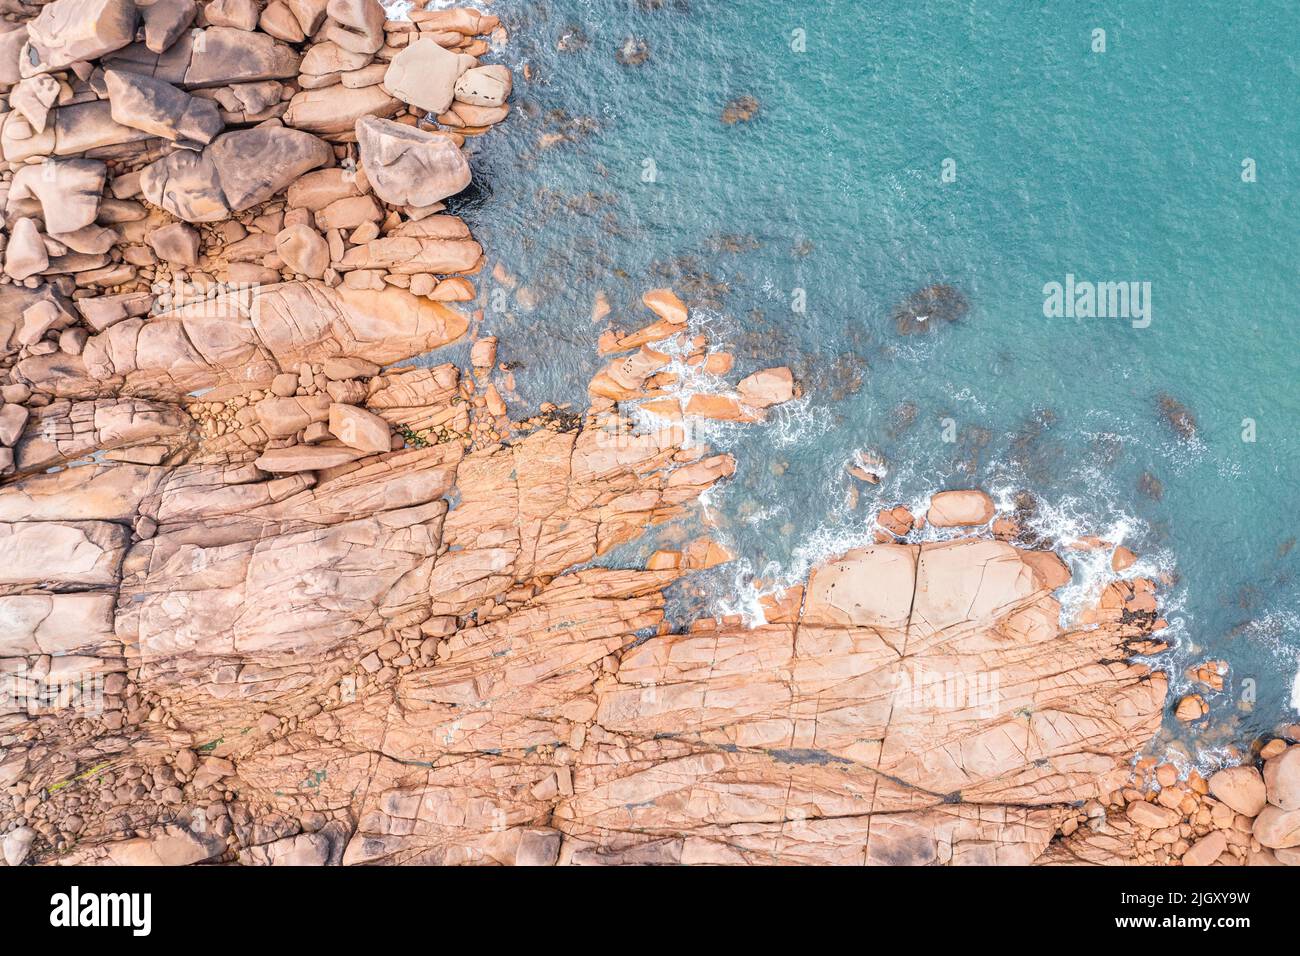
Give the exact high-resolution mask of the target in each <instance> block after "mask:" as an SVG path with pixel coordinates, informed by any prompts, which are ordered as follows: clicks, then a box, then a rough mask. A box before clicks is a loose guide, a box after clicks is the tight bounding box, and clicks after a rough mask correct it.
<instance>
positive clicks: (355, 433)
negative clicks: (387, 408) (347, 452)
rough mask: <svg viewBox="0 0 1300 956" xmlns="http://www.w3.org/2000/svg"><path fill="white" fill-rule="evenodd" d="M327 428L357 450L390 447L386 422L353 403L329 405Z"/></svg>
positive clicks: (371, 450)
mask: <svg viewBox="0 0 1300 956" xmlns="http://www.w3.org/2000/svg"><path fill="white" fill-rule="evenodd" d="M329 429H330V434H332V435H333V436H334V437H335V438H337V439H338V440H339V441H341V442H343V444H345V445H347V446H348V447H349V448H355V449H357V450H358V451H363V452H381V451H388V450H389V449H390V448H391V447H392V445H391V442H392V438H391V436H390V433H389V430H388V422H386V421H384V419H382V418H380V417H379V416H378V415H374V414H371V413H370V412H368V411H366V410H365V409H364V408H357V407H356V406H355V405H340V404H338V403H337V402H336V403H335V404H333V405H331V406H330V408H329Z"/></svg>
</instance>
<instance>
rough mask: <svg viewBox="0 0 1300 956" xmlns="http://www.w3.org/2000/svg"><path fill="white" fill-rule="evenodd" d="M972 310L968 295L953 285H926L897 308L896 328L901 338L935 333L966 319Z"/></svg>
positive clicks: (895, 312)
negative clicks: (940, 328) (943, 327)
mask: <svg viewBox="0 0 1300 956" xmlns="http://www.w3.org/2000/svg"><path fill="white" fill-rule="evenodd" d="M969 309H970V304H969V303H968V302H967V301H966V296H964V295H963V294H962V293H961V292H960V291H959V290H958V289H955V288H954V287H952V286H950V285H932V286H926V287H925V288H924V289H920V290H919V291H917V292H914V293H912V294H911V295H910V296H908V298H907V300H906V301H905V302H903V303H902V304H901V305H899V306H898V307H897V308H896V309H894V315H893V319H894V327H895V328H896V329H898V332H899V334H900V335H917V334H922V333H926V332H932V331H934V330H935V329H937V328H939V327H940V326H942V325H944V324H946V323H949V322H956V321H958V320H959V319H962V318H964V317H965V316H966V313H967V311H969Z"/></svg>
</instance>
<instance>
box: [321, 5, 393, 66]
mask: <svg viewBox="0 0 1300 956" xmlns="http://www.w3.org/2000/svg"><path fill="white" fill-rule="evenodd" d="M325 13H326V14H327V17H328V19H327V20H326V21H325V27H324V29H323V30H321V39H324V40H330V41H333V42H334V43H337V44H338V45H339V46H341V47H343V49H345V50H349V51H351V52H353V53H365V54H371V53H375V52H376V51H378V50H379V48H380V47H381V46H383V45H384V16H385V15H384V8H383V7H382V6H380V4H379V0H329V3H328V4H327V5H326V7H325Z"/></svg>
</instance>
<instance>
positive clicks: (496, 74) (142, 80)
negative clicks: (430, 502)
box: [0, 0, 511, 477]
mask: <svg viewBox="0 0 1300 956" xmlns="http://www.w3.org/2000/svg"><path fill="white" fill-rule="evenodd" d="M18 9H19V10H21V11H23V12H17V13H6V14H5V17H6V18H8V19H6V20H4V21H0V27H3V28H4V29H5V32H3V33H0V92H2V93H4V94H5V97H6V98H5V104H6V107H5V108H4V110H3V111H2V112H0V199H2V200H3V203H4V211H5V217H4V223H3V229H0V267H2V269H3V271H2V273H0V306H2V307H0V390H2V391H0V398H2V399H3V403H2V404H0V476H6V475H8V476H15V477H21V476H25V475H30V474H34V473H36V471H38V470H42V469H45V468H48V467H50V465H51V464H58V463H62V462H65V461H73V460H76V459H77V458H79V457H81V456H84V455H86V454H89V453H92V452H95V451H96V450H100V451H104V452H107V453H111V454H112V455H114V456H115V459H116V460H124V461H131V462H135V463H142V464H161V463H163V462H164V461H171V460H178V459H179V458H180V457H184V456H185V455H187V454H189V451H188V449H191V448H192V446H193V444H194V442H195V441H196V440H199V441H200V443H202V442H203V441H204V440H211V439H220V441H218V442H216V443H215V444H213V443H208V444H207V445H205V450H204V453H205V454H209V455H219V454H220V455H226V456H227V457H230V458H233V459H239V458H240V456H242V455H245V454H247V455H249V456H251V458H252V460H261V461H262V462H263V464H265V465H267V466H268V467H271V466H274V467H275V468H276V469H279V470H280V471H281V472H282V473H286V474H288V473H297V472H299V471H301V470H303V469H306V470H316V469H314V468H308V467H307V466H308V465H310V464H321V463H323V462H327V461H329V462H333V463H334V465H338V464H341V463H344V462H345V461H347V460H351V459H352V458H356V457H360V455H362V454H366V453H374V452H375V451H377V450H379V449H378V446H379V444H380V438H379V433H378V432H379V426H378V425H377V424H376V423H377V422H379V421H381V420H382V419H381V418H380V417H379V416H377V415H375V414H373V413H372V412H370V411H367V410H366V405H365V403H366V401H367V400H368V398H369V397H370V396H369V394H368V389H369V388H370V385H369V384H368V383H369V382H370V381H371V379H372V378H373V376H374V375H375V373H376V372H377V371H378V367H379V366H382V365H386V364H389V363H392V362H394V361H397V360H399V359H403V358H406V357H408V356H410V355H414V354H418V353H420V352H422V351H426V350H428V349H430V348H435V347H437V346H439V345H442V344H444V343H446V342H448V341H451V340H453V339H455V338H458V337H459V336H460V335H462V334H464V332H465V330H466V328H467V327H468V319H467V318H466V317H465V316H463V315H462V314H461V313H459V312H458V311H457V310H456V309H455V308H454V307H453V305H452V304H453V303H458V302H469V301H472V300H473V299H474V298H475V297H476V296H477V292H476V290H475V289H474V286H473V284H472V281H471V279H470V278H469V277H470V276H471V275H473V274H474V273H475V272H477V271H478V270H479V269H480V268H481V264H482V259H483V255H482V249H481V247H480V246H479V244H478V243H477V242H475V241H474V239H473V237H472V236H471V235H470V233H469V230H468V229H467V228H466V226H465V224H464V223H463V222H462V221H461V220H460V219H459V218H457V217H455V216H452V215H448V214H446V212H445V206H444V200H446V199H448V198H449V197H451V196H453V195H455V194H456V193H457V192H459V191H461V190H463V189H464V188H465V187H466V186H467V185H468V184H469V182H470V175H471V174H470V167H469V163H468V161H467V159H466V156H465V153H464V150H463V147H464V145H465V143H466V140H467V137H471V136H473V135H476V134H479V133H482V132H484V131H485V130H486V129H488V128H489V127H490V126H491V125H492V124H494V123H496V122H499V121H500V120H502V119H504V118H505V116H506V115H507V114H508V112H509V105H508V103H507V99H508V97H509V95H510V87H511V77H510V71H509V70H508V69H507V68H505V67H504V66H501V65H499V64H488V63H482V62H481V61H480V58H481V57H484V56H486V55H487V54H489V53H490V52H491V44H492V43H493V42H498V43H499V42H500V41H502V40H504V31H503V30H502V29H501V27H500V25H499V22H498V21H497V18H495V17H493V16H489V15H485V14H481V13H479V12H477V11H473V10H465V9H451V10H441V11H434V12H427V11H419V12H416V13H415V14H414V15H413V17H412V19H411V20H410V21H400V22H399V21H389V20H386V19H385V14H384V11H383V8H382V7H381V6H380V5H379V3H378V2H376V0H329V2H328V3H327V2H324V0H321V2H317V3H306V4H303V3H296V2H286V0H272V2H270V3H267V4H264V5H263V4H261V3H253V2H243V0H213V2H209V3H199V4H196V3H190V2H183V3H172V2H167V0H159V2H154V3H148V4H144V3H139V4H137V3H136V2H134V0H51V2H49V3H46V4H44V5H42V6H40V7H39V9H35V8H32V9H30V11H29V8H27V7H25V6H20V8H18ZM33 14H34V16H33ZM488 34H491V35H492V38H491V39H489V38H488V36H487V35H488ZM426 61H427V62H436V63H438V64H440V67H439V70H438V71H436V72H428V71H423V70H421V69H419V68H418V67H419V65H420V64H421V63H423V62H426ZM413 66H414V67H415V68H414V69H413V68H412V67H413ZM435 94H436V95H435ZM434 100H436V103H434ZM430 104H433V105H436V107H437V109H436V113H437V115H431V114H430V112H429V110H430V109H431V105H430ZM331 358H339V359H350V360H357V361H359V362H361V363H362V365H364V366H366V367H367V368H369V367H370V366H374V367H373V369H370V370H369V371H368V372H367V373H365V374H358V375H349V376H343V377H334V378H331V377H329V376H326V375H324V372H323V370H322V363H323V362H324V361H325V360H327V359H331ZM286 376H289V377H293V378H295V379H296V380H297V381H298V382H299V384H297V385H295V386H294V387H293V389H291V390H290V391H289V392H288V394H284V390H285V388H286V387H287V386H286V385H285V384H284V383H285V381H286ZM322 376H324V377H323V378H322ZM277 380H278V381H279V384H278V385H276V386H274V387H273V383H275V382H276V381H277ZM208 390H212V391H208ZM195 392H203V394H202V395H201V396H197V397H200V398H201V399H202V400H201V401H194V400H193V399H194V398H195V397H196V396H195V395H193V394H192V393H195ZM127 397H131V399H132V401H133V402H135V404H123V402H124V399H126V398H127ZM141 400H148V401H152V402H154V403H160V404H155V405H153V406H148V405H140V404H139V402H140V401H141ZM294 403H296V405H294V409H296V410H290V408H289V406H290V405H292V404H294ZM333 406H338V407H337V408H335V407H333ZM124 416H126V417H128V418H129V421H130V423H131V424H130V427H125V428H124V427H121V426H120V425H119V424H118V423H119V422H121V421H123V419H124ZM364 416H369V417H364ZM100 420H104V421H106V422H107V425H105V426H101V425H99V424H98V423H99V421H100ZM331 420H332V421H334V422H335V425H336V428H335V429H333V430H331V428H330V425H329V422H330V421H331ZM190 421H193V422H197V423H198V432H197V435H195V434H192V432H193V431H194V429H193V428H192V426H191V425H190V424H189V423H190ZM291 424H297V425H298V427H290V425H291ZM389 424H391V423H389ZM91 435H96V436H98V437H96V438H94V439H93V440H90V439H88V438H87V436H91ZM344 436H347V437H344ZM389 441H390V443H399V444H400V441H401V439H400V436H397V435H390V439H389ZM97 442H98V444H96V443H97ZM387 448H388V446H387V445H386V446H385V448H384V450H387ZM334 465H331V466H329V467H333V466H334ZM322 467H324V466H323V465H322Z"/></svg>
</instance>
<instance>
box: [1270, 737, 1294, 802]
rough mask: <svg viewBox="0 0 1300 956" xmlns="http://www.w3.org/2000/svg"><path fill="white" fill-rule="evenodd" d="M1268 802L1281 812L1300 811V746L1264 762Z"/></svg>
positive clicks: (1290, 748)
mask: <svg viewBox="0 0 1300 956" xmlns="http://www.w3.org/2000/svg"><path fill="white" fill-rule="evenodd" d="M1264 784H1265V785H1266V786H1267V788H1268V802H1269V803H1271V804H1273V806H1275V807H1277V808H1279V809H1281V810H1300V745H1297V746H1292V747H1288V748H1287V749H1286V750H1284V751H1282V753H1280V754H1278V755H1277V756H1276V757H1274V758H1273V759H1272V760H1266V761H1265V762H1264Z"/></svg>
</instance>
